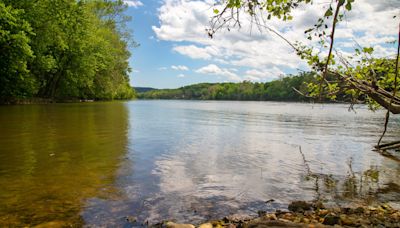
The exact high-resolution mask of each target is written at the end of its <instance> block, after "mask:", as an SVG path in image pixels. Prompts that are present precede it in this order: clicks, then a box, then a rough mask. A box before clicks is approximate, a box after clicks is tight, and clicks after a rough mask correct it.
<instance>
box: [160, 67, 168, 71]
mask: <svg viewBox="0 0 400 228" xmlns="http://www.w3.org/2000/svg"><path fill="white" fill-rule="evenodd" d="M167 69H168V68H167V67H159V68H158V70H160V71H162V70H167Z"/></svg>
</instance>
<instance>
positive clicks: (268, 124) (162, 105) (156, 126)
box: [119, 101, 400, 223]
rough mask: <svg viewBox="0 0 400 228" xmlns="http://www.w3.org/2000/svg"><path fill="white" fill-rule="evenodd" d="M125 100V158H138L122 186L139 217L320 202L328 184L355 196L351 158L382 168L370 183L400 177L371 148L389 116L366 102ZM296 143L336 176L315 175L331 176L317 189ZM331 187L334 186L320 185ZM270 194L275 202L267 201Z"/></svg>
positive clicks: (312, 162)
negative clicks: (352, 108)
mask: <svg viewBox="0 0 400 228" xmlns="http://www.w3.org/2000/svg"><path fill="white" fill-rule="evenodd" d="M127 106H128V109H129V111H130V124H131V127H130V135H129V148H130V150H129V154H128V157H129V159H130V161H135V165H134V166H129V165H127V166H125V167H126V169H127V170H130V171H126V173H128V177H123V178H121V179H120V181H119V184H120V185H121V188H123V189H124V190H125V193H126V196H127V199H126V203H127V204H128V205H130V206H129V208H130V209H129V211H130V214H131V215H134V216H136V217H137V218H138V219H139V220H140V221H146V220H148V221H150V222H156V221H160V220H163V219H171V218H173V219H175V220H177V221H181V222H194V223H196V222H201V221H203V220H205V219H209V218H216V217H222V216H225V215H228V214H232V213H255V212H256V211H257V210H268V209H272V208H285V207H286V205H287V203H289V202H290V201H292V200H300V199H301V200H313V199H315V198H316V197H317V196H318V194H326V193H328V192H329V191H331V192H337V194H333V195H334V196H335V195H339V194H341V195H342V196H344V197H347V199H349V198H357V197H358V195H356V194H355V192H356V191H354V190H351V189H350V188H352V186H353V185H354V183H352V182H351V179H349V181H348V183H347V184H342V183H340V184H339V183H337V184H336V181H335V180H336V179H339V180H343V179H345V177H346V176H347V175H348V168H349V165H348V161H349V159H352V167H351V168H352V172H353V173H356V174H357V175H358V174H359V173H364V172H368V170H370V169H371V167H375V168H376V169H377V170H378V171H379V179H378V180H376V181H375V182H372V181H371V180H368V181H369V182H370V183H371V184H372V186H373V185H374V184H375V185H377V184H379V186H383V185H384V184H385V183H388V181H392V182H393V183H396V184H398V181H399V180H398V178H395V177H396V176H398V175H399V174H400V172H399V169H398V163H396V162H394V161H392V160H390V159H387V158H384V157H382V156H379V155H378V154H376V153H375V152H373V151H371V149H372V146H373V145H374V143H375V142H376V139H377V137H378V136H379V133H380V130H381V124H382V122H383V118H384V115H381V114H382V113H371V112H369V111H368V110H366V109H364V108H361V109H358V113H357V114H354V113H350V112H347V109H346V106H344V105H324V106H320V105H316V106H313V105H309V104H294V103H291V104H288V103H269V102H196V101H137V102H132V103H129V104H127ZM396 121H397V120H396ZM392 124H394V126H395V127H398V126H397V125H396V123H392ZM395 129H396V128H395ZM397 129H398V128H397ZM397 131H398V130H397ZM396 134H397V132H391V133H389V134H388V137H389V138H394V137H396ZM299 145H301V146H302V148H303V151H304V154H305V156H306V157H307V160H308V164H309V166H310V169H311V170H313V172H316V173H321V174H324V175H325V176H331V177H332V179H331V180H328V179H326V180H323V179H320V180H318V182H321V183H319V185H321V184H322V182H325V183H323V184H324V185H325V186H324V187H320V189H319V192H318V191H316V190H315V182H314V181H310V180H306V179H305V178H304V176H305V171H304V164H303V160H302V157H301V154H300V153H299V151H298V146H299ZM128 163H129V162H128ZM357 177H358V176H357ZM365 181H367V180H366V179H364V182H365ZM329 185H334V186H336V188H337V189H336V190H334V189H331V190H329V189H328V190H326V189H325V190H323V191H322V189H324V188H325V187H327V186H329ZM363 186H365V185H363ZM353 187H354V186H353ZM359 187H360V185H358V184H357V186H356V188H359ZM346 188H347V189H346ZM365 188H367V187H366V186H365ZM378 189H379V188H375V190H378ZM345 193H346V194H347V193H350V194H353V196H346V194H345ZM360 196H361V194H360ZM326 198H329V197H328V196H327V197H326ZM269 199H275V202H274V204H266V203H265V202H266V201H267V200H269ZM331 199H335V200H337V199H338V197H331ZM120 204H121V205H123V204H124V203H122V202H121V203H120Z"/></svg>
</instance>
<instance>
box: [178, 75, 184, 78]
mask: <svg viewBox="0 0 400 228" xmlns="http://www.w3.org/2000/svg"><path fill="white" fill-rule="evenodd" d="M184 77H186V76H185V75H184V74H179V75H178V78H184Z"/></svg>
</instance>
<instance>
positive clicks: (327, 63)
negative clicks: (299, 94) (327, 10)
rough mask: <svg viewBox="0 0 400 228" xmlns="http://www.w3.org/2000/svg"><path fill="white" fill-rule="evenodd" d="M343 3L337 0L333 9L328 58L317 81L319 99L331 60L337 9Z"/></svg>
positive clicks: (320, 98) (338, 9)
mask: <svg viewBox="0 0 400 228" xmlns="http://www.w3.org/2000/svg"><path fill="white" fill-rule="evenodd" d="M342 5H343V2H342V1H338V3H337V7H336V10H335V16H334V17H333V24H332V31H331V42H330V46H329V53H328V58H327V60H326V63H325V66H324V72H323V73H322V79H321V81H320V83H319V100H320V101H321V100H322V84H323V82H324V80H325V78H326V75H327V73H328V66H329V62H330V60H331V55H332V49H333V43H334V41H335V29H336V23H337V21H338V20H337V17H338V15H339V11H340V7H341V6H342Z"/></svg>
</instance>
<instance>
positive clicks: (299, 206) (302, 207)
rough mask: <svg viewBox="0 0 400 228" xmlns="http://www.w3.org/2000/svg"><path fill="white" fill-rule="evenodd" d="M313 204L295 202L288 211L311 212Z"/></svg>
mask: <svg viewBox="0 0 400 228" xmlns="http://www.w3.org/2000/svg"><path fill="white" fill-rule="evenodd" d="M311 207H312V204H310V203H307V202H305V201H294V202H292V203H290V204H289V206H288V209H289V211H293V212H304V211H308V210H311Z"/></svg>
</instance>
